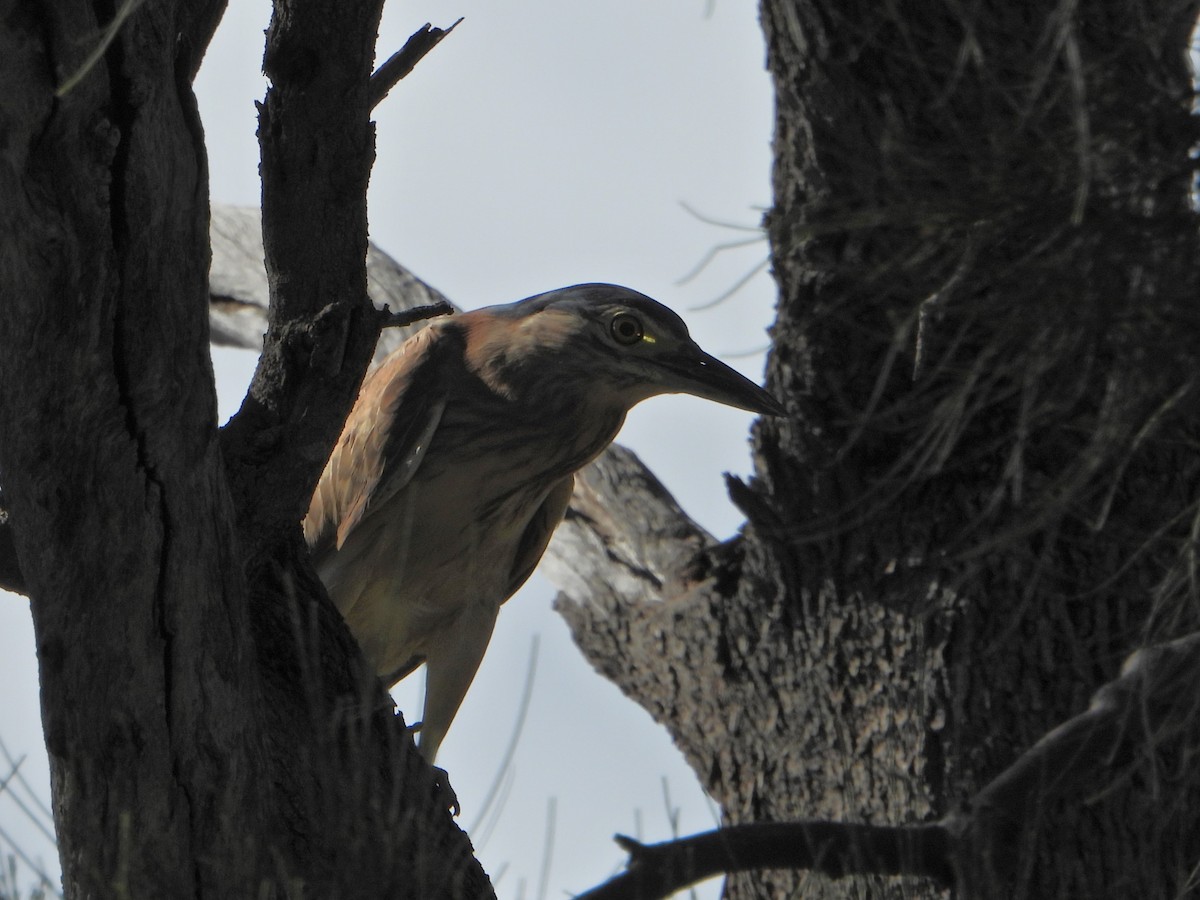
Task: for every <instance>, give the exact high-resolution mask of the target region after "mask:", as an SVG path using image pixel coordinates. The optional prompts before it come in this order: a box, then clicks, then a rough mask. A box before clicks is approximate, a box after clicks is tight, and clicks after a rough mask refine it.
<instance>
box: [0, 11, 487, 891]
mask: <svg viewBox="0 0 1200 900" xmlns="http://www.w3.org/2000/svg"><path fill="white" fill-rule="evenodd" d="M117 6H120V7H121V10H120V13H121V14H124V13H130V15H129V16H128V18H127V19H126V20H125V21H124V24H123V25H121V27H120V29H119V31H118V32H117V33H116V36H115V39H114V40H113V41H112V43H111V45H109V46H108V48H107V49H106V50H104V52H102V53H101V54H100V55H99V56H98V57H97V58H96V59H94V60H92V61H90V62H88V61H87V57H88V55H89V53H90V52H91V51H92V50H93V48H96V47H98V46H100V40H101V34H102V31H103V26H104V25H106V24H107V23H108V20H109V19H110V18H111V17H112V15H113V7H114V5H113V4H110V3H101V4H95V5H93V4H90V3H85V2H79V0H59V2H54V3H50V2H18V3H17V4H15V5H11V4H10V6H9V8H7V9H6V12H5V21H4V27H3V28H2V29H0V83H2V84H3V85H4V91H3V94H2V95H0V134H2V135H3V138H2V139H0V198H3V200H2V206H3V213H2V214H0V474H2V478H3V487H4V494H3V506H4V510H3V515H0V548H2V549H3V552H0V563H2V565H3V569H4V571H2V572H0V580H3V582H4V583H5V584H8V585H11V586H14V587H17V588H20V589H21V590H23V591H25V592H26V593H28V595H29V597H30V601H31V606H32V610H33V619H34V626H35V631H36V635H37V642H38V648H37V649H38V660H39V666H40V675H41V694H42V716H43V723H44V726H45V732H46V743H47V747H48V750H49V756H50V764H51V774H52V791H53V801H54V809H55V824H56V828H57V832H58V838H59V845H60V854H61V860H62V867H63V885H64V889H65V892H66V896H68V897H110V896H116V897H198V898H200V897H214V898H215V897H255V896H258V897H282V896H285V895H286V896H299V895H301V894H303V895H305V896H312V897H382V896H388V897H393V896H394V897H407V896H420V897H428V896H454V897H486V896H491V889H490V885H489V884H488V882H487V879H486V876H484V875H483V873H482V871H481V870H480V869H479V867H478V864H477V863H476V862H475V861H474V859H473V858H472V855H471V848H470V844H469V842H468V841H467V840H466V837H465V835H463V834H462V832H461V831H459V830H458V828H457V827H456V826H455V825H454V824H453V822H452V821H451V819H450V816H449V813H448V812H447V810H446V797H445V796H444V795H441V796H439V793H438V789H437V786H436V783H435V779H434V775H433V773H432V772H431V770H430V769H429V767H428V766H427V765H425V764H424V762H422V761H421V760H420V758H419V756H418V755H417V754H416V753H415V750H414V748H413V745H412V741H411V739H410V738H409V736H408V735H407V733H406V732H405V728H404V723H403V721H402V720H401V719H400V718H399V717H396V716H394V715H393V710H392V708H391V706H390V703H389V702H388V701H387V698H386V695H385V694H384V693H383V692H382V690H381V689H380V688H379V686H378V683H377V681H376V679H375V678H374V677H373V675H371V674H370V673H369V672H367V671H366V670H365V667H364V666H362V664H361V660H360V659H359V656H358V653H357V650H356V648H355V647H354V645H353V642H352V640H351V639H350V637H349V634H348V633H347V632H346V630H345V628H344V626H343V625H342V624H341V621H340V618H339V617H338V616H337V613H336V611H335V610H334V609H333V607H332V605H331V604H330V603H329V601H328V599H327V598H326V597H325V596H324V592H323V590H322V589H321V587H320V585H319V582H317V580H316V578H315V576H314V575H313V574H312V572H311V569H310V568H309V566H308V563H307V554H306V553H304V552H303V550H302V542H301V538H300V533H299V518H300V512H301V511H302V510H303V509H304V506H305V504H306V502H307V497H308V496H309V494H310V493H311V490H312V485H313V483H314V482H315V479H316V477H317V475H318V474H319V472H320V468H321V464H322V460H323V459H324V458H325V457H326V456H327V454H328V452H329V448H330V446H331V445H332V442H333V440H334V439H335V437H336V435H337V433H338V430H339V427H340V422H341V421H342V420H343V419H344V417H345V414H346V412H347V410H348V408H349V404H350V402H351V399H352V398H353V396H354V393H355V391H356V388H357V384H358V382H359V380H360V379H361V377H362V374H363V371H364V370H365V368H366V365H367V361H368V359H369V357H370V354H371V351H372V347H373V345H374V341H375V337H376V336H377V335H378V331H379V321H378V317H377V315H376V314H375V312H374V311H373V309H372V307H371V305H370V303H369V302H368V301H367V300H366V277H365V274H364V268H363V257H364V252H365V248H366V224H365V222H366V213H365V190H366V181H367V175H368V173H369V170H370V164H371V162H372V155H373V133H372V129H371V125H370V121H369V119H370V92H369V91H368V77H369V75H370V73H371V62H372V55H373V42H374V38H375V34H376V30H377V25H378V16H379V4H377V3H376V4H342V3H334V2H329V3H326V4H323V5H321V4H316V3H303V4H299V5H296V6H292V5H290V4H288V3H279V4H277V5H276V14H277V18H276V23H275V25H274V27H273V29H272V36H271V42H272V43H271V46H272V50H273V51H274V55H272V56H269V58H268V69H269V74H270V75H271V77H272V79H273V86H272V91H271V94H270V96H269V98H268V101H267V103H266V104H265V107H264V108H265V112H264V117H265V118H264V128H263V132H264V134H263V143H264V156H266V157H268V159H267V161H266V162H264V169H265V170H266V171H268V172H269V173H271V174H273V175H274V176H275V178H274V180H273V181H271V182H270V183H269V184H268V185H267V194H268V200H269V201H270V202H269V203H268V219H269V221H268V224H267V230H268V232H269V235H270V240H269V241H268V244H269V250H270V252H269V257H270V260H271V266H272V275H273V276H274V283H275V285H276V287H277V291H276V296H273V297H272V308H273V314H272V321H271V329H270V331H269V333H268V335H267V339H266V348H267V352H266V353H265V354H264V359H265V362H264V364H263V366H262V367H261V368H260V372H259V376H258V378H257V379H256V381H255V388H254V393H253V395H252V397H251V399H250V401H249V402H248V405H247V408H246V410H244V411H243V413H242V414H241V415H240V416H239V417H238V419H237V425H236V426H235V427H233V428H231V429H230V431H229V433H228V434H227V435H226V436H225V440H223V441H222V440H220V435H219V434H218V431H217V428H216V399H215V393H214V387H213V375H212V366H211V362H210V358H209V353H208V341H209V324H208V306H209V291H208V264H209V243H208V228H209V207H208V179H207V168H206V161H205V151H204V145H203V132H202V128H201V124H200V121H199V117H198V115H197V112H196V107H195V102H194V98H193V95H192V91H191V79H192V77H193V76H194V75H195V71H196V69H197V67H198V66H199V62H200V58H201V56H202V55H203V50H204V47H205V46H206V44H207V41H208V38H209V36H210V35H211V32H212V29H213V28H214V27H215V23H216V21H217V20H218V19H219V17H220V13H221V10H222V4H220V3H211V4H204V3H185V2H171V0H160V2H156V3H146V4H136V3H135V4H117ZM76 74H78V76H79V77H77V78H73V77H72V76H75V75H76ZM60 86H61V87H62V88H63V89H62V90H61V91H59V94H58V95H56V89H58V88H60ZM331 133H332V136H331ZM318 151H319V152H318ZM289 192H290V193H289ZM296 203H300V204H302V205H303V209H302V211H301V212H299V213H297V212H296V211H295V210H294V207H293V205H294V204H296ZM314 265H317V266H319V267H320V270H319V272H317V273H314V272H313V271H312V269H311V267H312V266H314Z"/></svg>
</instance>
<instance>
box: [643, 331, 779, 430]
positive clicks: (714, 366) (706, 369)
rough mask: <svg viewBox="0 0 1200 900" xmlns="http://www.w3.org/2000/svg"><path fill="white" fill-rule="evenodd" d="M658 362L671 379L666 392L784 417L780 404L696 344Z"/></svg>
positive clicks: (761, 413)
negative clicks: (689, 395) (690, 395)
mask: <svg viewBox="0 0 1200 900" xmlns="http://www.w3.org/2000/svg"><path fill="white" fill-rule="evenodd" d="M659 362H661V363H662V365H663V366H664V368H666V369H667V370H668V371H669V372H670V374H671V376H672V377H671V379H670V383H669V385H668V386H667V391H668V392H669V393H673V394H692V395H694V396H696V397H703V398H704V399H705V400H713V401H715V402H717V403H722V404H724V405H725V406H735V407H737V408H738V409H745V410H748V411H750V412H753V413H759V414H760V415H764V416H785V415H787V410H786V409H784V406H783V404H782V403H780V402H779V401H778V400H776V399H775V398H774V397H772V396H771V395H770V394H768V393H767V392H766V391H764V390H763V389H762V388H761V387H759V386H758V385H757V384H755V383H754V382H753V381H751V380H750V379H749V378H747V377H745V376H744V375H742V374H741V373H740V372H737V371H735V370H734V369H731V368H730V367H729V366H727V365H725V363H723V362H721V361H720V360H719V359H717V358H716V357H715V356H710V355H709V354H707V353H705V352H704V351H703V350H701V349H700V348H699V346H697V345H695V344H693V345H692V346H690V347H684V348H682V349H681V350H680V351H679V352H678V353H675V354H672V355H671V357H670V358H669V359H660V360H659Z"/></svg>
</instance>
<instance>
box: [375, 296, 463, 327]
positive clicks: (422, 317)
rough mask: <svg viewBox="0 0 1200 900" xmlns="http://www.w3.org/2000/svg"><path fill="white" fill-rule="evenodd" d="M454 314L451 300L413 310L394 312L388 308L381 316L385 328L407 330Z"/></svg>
mask: <svg viewBox="0 0 1200 900" xmlns="http://www.w3.org/2000/svg"><path fill="white" fill-rule="evenodd" d="M453 312H454V306H453V305H452V304H451V303H450V301H449V300H441V301H439V302H437V303H431V304H430V305H428V306H414V307H413V308H412V309H402V310H400V311H399V312H392V311H391V310H390V309H388V308H387V307H386V306H385V307H384V308H383V310H382V312H381V314H382V317H383V327H384V328H407V327H408V326H409V325H415V324H417V323H418V322H424V321H427V320H428V319H436V318H437V317H438V316H448V315H450V314H451V313H453Z"/></svg>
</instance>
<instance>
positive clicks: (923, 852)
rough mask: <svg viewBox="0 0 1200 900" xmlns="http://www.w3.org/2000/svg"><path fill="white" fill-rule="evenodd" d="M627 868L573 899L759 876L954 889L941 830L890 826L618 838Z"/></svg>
mask: <svg viewBox="0 0 1200 900" xmlns="http://www.w3.org/2000/svg"><path fill="white" fill-rule="evenodd" d="M616 841H617V843H618V844H620V845H621V846H622V847H623V848H624V849H626V850H628V851H629V857H630V858H629V868H628V869H627V870H626V871H625V872H623V873H622V874H620V875H618V876H617V877H615V878H613V879H611V880H610V881H607V882H605V883H604V884H603V885H601V886H600V887H597V888H595V889H593V890H590V891H586V892H585V893H583V894H580V895H579V900H651V898H659V897H668V896H670V895H671V894H673V893H675V892H676V891H678V890H681V889H683V888H685V887H687V886H688V885H691V884H695V883H696V882H698V881H702V880H704V879H705V878H712V877H713V876H716V875H721V874H724V873H732V872H748V871H753V870H758V869H808V870H810V871H813V872H820V873H821V874H823V875H827V876H829V877H830V878H841V877H843V876H845V875H861V874H868V873H869V874H875V875H913V876H919V877H925V878H932V879H934V880H935V881H937V882H938V883H939V884H941V885H943V886H945V887H950V886H952V885H953V883H954V869H953V866H952V865H951V861H952V839H951V836H950V834H949V832H948V831H947V830H946V828H944V827H943V826H942V825H940V824H933V825H912V826H908V827H901V828H895V827H889V826H882V825H858V824H846V823H840V822H763V823H756V824H752V825H737V826H733V827H731V828H723V829H720V830H717V831H708V832H705V833H703V834H697V835H692V836H691V837H687V838H682V839H680V840H677V841H667V842H666V843H662V844H642V843H639V842H637V841H635V840H633V839H632V838H628V837H624V836H623V835H618V836H617V838H616Z"/></svg>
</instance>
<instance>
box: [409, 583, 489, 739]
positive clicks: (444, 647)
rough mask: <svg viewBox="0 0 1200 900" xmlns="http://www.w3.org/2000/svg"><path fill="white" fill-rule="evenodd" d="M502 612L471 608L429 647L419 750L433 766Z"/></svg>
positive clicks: (475, 605)
mask: <svg viewBox="0 0 1200 900" xmlns="http://www.w3.org/2000/svg"><path fill="white" fill-rule="evenodd" d="M499 612H500V609H499V607H493V608H486V607H484V606H482V605H481V604H471V605H470V606H468V607H467V608H466V609H464V610H463V611H462V613H460V614H459V616H458V617H457V620H456V621H454V622H452V623H450V624H449V625H448V627H446V628H443V629H441V632H440V633H439V634H438V635H437V637H436V638H435V639H433V640H431V641H429V642H428V643H427V644H426V648H427V649H426V656H425V714H424V715H423V716H422V718H421V730H420V733H419V747H420V749H421V755H422V756H424V757H425V758H426V759H427V760H429V762H433V760H434V757H436V756H437V750H438V746H439V745H440V744H441V742H442V738H444V737H445V736H446V732H447V731H448V730H449V728H450V723H451V722H453V721H454V716H455V714H456V713H457V712H458V707H459V706H460V705H461V704H462V701H463V697H465V696H466V694H467V688H469V687H470V686H471V682H472V681H473V680H474V678H475V672H476V671H477V670H478V669H479V663H480V662H482V661H483V654H484V651H485V650H487V645H488V641H489V640H491V637H492V629H493V628H494V627H495V625H496V616H497V614H498V613H499Z"/></svg>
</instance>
